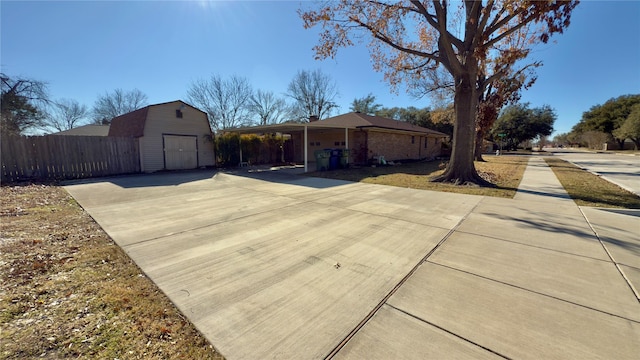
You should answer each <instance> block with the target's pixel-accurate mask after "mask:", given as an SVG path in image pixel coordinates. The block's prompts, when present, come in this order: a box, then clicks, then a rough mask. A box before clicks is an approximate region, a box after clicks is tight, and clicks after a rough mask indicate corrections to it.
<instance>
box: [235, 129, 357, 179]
mask: <svg viewBox="0 0 640 360" xmlns="http://www.w3.org/2000/svg"><path fill="white" fill-rule="evenodd" d="M355 129H356V127H355V126H335V125H325V124H322V123H321V122H319V121H316V122H309V123H303V124H299V123H285V124H274V125H261V126H250V127H242V128H238V129H230V130H225V131H227V132H230V133H237V134H269V133H282V134H296V133H302V144H303V145H302V148H303V154H304V155H303V159H304V172H308V171H309V136H310V135H311V134H313V133H316V134H318V133H321V132H326V131H332V130H333V131H340V132H344V145H342V144H341V145H340V147H344V148H345V149H349V130H355ZM240 161H241V162H242V149H240Z"/></svg>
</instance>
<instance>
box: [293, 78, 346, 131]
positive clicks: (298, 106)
mask: <svg viewBox="0 0 640 360" xmlns="http://www.w3.org/2000/svg"><path fill="white" fill-rule="evenodd" d="M287 96H289V97H290V98H292V99H293V100H294V105H293V106H294V107H293V114H294V117H295V118H297V120H298V121H303V122H304V121H309V118H310V117H311V116H317V117H318V119H325V118H327V117H329V116H330V115H331V113H332V111H333V110H334V109H336V108H337V107H338V105H337V104H336V102H335V100H336V97H338V90H337V86H336V84H335V82H333V81H332V80H331V78H330V77H329V75H326V74H324V73H322V72H321V71H320V70H314V71H306V70H302V71H298V73H297V74H296V75H295V76H294V78H293V80H291V82H290V83H289V86H288V88H287Z"/></svg>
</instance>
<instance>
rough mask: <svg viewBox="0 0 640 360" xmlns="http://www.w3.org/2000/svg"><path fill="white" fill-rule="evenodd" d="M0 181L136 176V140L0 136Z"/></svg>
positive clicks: (137, 155) (138, 161) (93, 137)
mask: <svg viewBox="0 0 640 360" xmlns="http://www.w3.org/2000/svg"><path fill="white" fill-rule="evenodd" d="M0 145H1V146H0V150H1V151H2V152H1V153H0V157H1V158H2V168H1V169H0V170H1V174H0V175H1V181H2V182H3V183H5V182H14V181H24V180H65V179H80V178H88V177H99V176H108V175H119V174H130V173H137V172H140V155H139V154H140V153H139V149H138V140H137V139H134V138H119V137H107V136H61V135H49V136H29V137H25V136H3V137H2V138H1V139H0Z"/></svg>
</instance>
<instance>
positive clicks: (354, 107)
mask: <svg viewBox="0 0 640 360" xmlns="http://www.w3.org/2000/svg"><path fill="white" fill-rule="evenodd" d="M350 109H351V111H357V112H361V113H363V114H368V115H375V114H376V113H377V112H378V111H380V109H382V105H381V104H376V97H375V96H374V95H373V94H371V93H369V95H367V96H365V97H363V98H360V99H357V98H356V99H353V102H352V103H351V107H350Z"/></svg>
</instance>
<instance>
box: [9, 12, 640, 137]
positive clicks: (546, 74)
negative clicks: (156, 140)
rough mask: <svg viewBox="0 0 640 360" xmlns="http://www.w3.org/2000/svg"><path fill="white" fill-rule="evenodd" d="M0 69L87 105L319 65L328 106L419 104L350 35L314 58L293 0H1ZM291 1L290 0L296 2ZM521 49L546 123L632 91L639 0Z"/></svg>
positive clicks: (638, 73)
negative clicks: (537, 64) (114, 95)
mask: <svg viewBox="0 0 640 360" xmlns="http://www.w3.org/2000/svg"><path fill="white" fill-rule="evenodd" d="M0 4H1V5H0V11H1V46H0V51H1V52H0V61H1V68H2V72H4V73H6V74H8V75H13V76H16V75H22V76H26V77H30V78H34V79H37V80H42V81H46V82H47V83H48V84H49V89H50V93H51V96H52V97H53V98H72V99H76V100H78V101H79V102H80V103H84V104H86V105H87V106H89V107H91V106H92V105H93V103H94V101H95V99H96V98H97V96H98V95H100V94H103V93H104V92H106V91H112V90H113V89H116V88H122V89H124V90H130V89H133V88H138V89H140V90H141V91H142V92H144V93H145V94H147V96H148V97H149V103H151V104H153V103H161V102H166V101H171V100H176V99H184V98H185V97H186V92H187V88H188V87H189V85H190V84H191V83H192V82H193V81H194V80H196V79H199V78H206V77H209V76H210V75H211V74H219V75H221V76H223V77H226V76H229V75H232V74H235V75H240V76H244V77H246V78H247V79H248V80H249V82H250V83H251V84H252V85H253V87H254V88H255V89H263V90H271V91H274V92H276V93H277V94H284V93H285V92H286V88H287V84H288V83H289V82H290V81H291V79H292V78H293V76H294V75H295V74H296V72H297V71H298V70H315V69H321V70H322V71H323V72H325V73H326V74H328V75H330V76H331V77H332V78H333V79H334V80H335V81H336V83H337V86H338V89H339V92H340V97H339V99H338V103H339V105H340V107H341V108H340V112H347V111H349V105H350V103H351V102H352V101H353V99H354V98H357V97H358V98H359V97H364V96H366V95H367V94H368V93H373V94H374V95H375V96H376V98H377V100H378V102H379V103H381V104H382V105H383V106H385V107H393V106H416V107H426V106H430V105H431V100H430V99H428V98H423V99H414V98H412V97H410V96H409V95H407V94H406V93H405V92H404V90H403V89H400V92H399V94H398V95H395V94H392V93H391V92H390V90H389V86H388V85H387V84H386V83H384V82H383V76H382V74H380V73H376V72H375V71H374V70H373V69H372V67H371V61H370V59H369V54H368V49H367V47H366V46H365V45H364V44H362V45H358V46H356V47H352V48H348V49H341V50H340V51H339V53H338V56H337V57H336V58H335V59H328V60H323V61H317V60H314V53H313V50H312V47H313V46H314V45H315V44H316V43H317V40H318V37H317V30H304V29H303V27H302V21H301V20H300V19H299V17H298V15H297V13H296V10H297V9H298V8H299V7H300V6H304V7H307V6H310V4H309V3H306V2H305V3H302V2H300V1H279V2H276V1H261V2H250V1H235V2H210V1H179V2H178V1H175V2H170V1H137V2H133V1H69V2H59V1H47V2H34V1H4V0H3V1H2V2H1V3H0ZM301 4H302V5H301ZM554 40H556V43H555V44H547V45H541V46H539V47H538V48H537V50H536V51H535V52H534V53H533V54H532V56H533V58H535V59H536V60H542V61H543V63H544V66H543V67H542V68H540V69H538V75H539V76H538V81H537V83H536V84H535V85H534V86H533V87H532V88H531V89H529V90H527V91H526V92H525V93H524V94H523V97H522V101H526V102H530V103H531V105H532V106H541V105H543V104H549V105H551V106H552V107H553V108H555V109H556V111H557V114H558V120H557V121H556V125H555V128H556V132H567V131H569V130H570V129H571V127H572V126H573V125H574V124H575V123H577V122H578V121H579V120H580V118H581V116H582V112H584V111H586V110H588V109H589V108H590V107H591V106H593V105H596V104H601V103H603V102H605V101H606V100H608V99H610V98H612V97H617V96H620V95H623V94H630V93H636V94H637V93H640V1H588V0H587V1H583V2H582V3H581V4H580V5H579V6H578V7H577V9H576V10H575V11H574V14H573V17H572V24H571V26H570V27H569V29H568V30H567V31H566V32H565V34H563V35H560V36H557V37H554Z"/></svg>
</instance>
